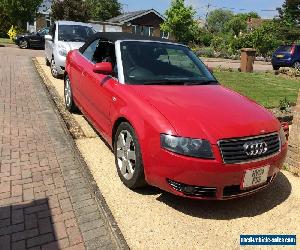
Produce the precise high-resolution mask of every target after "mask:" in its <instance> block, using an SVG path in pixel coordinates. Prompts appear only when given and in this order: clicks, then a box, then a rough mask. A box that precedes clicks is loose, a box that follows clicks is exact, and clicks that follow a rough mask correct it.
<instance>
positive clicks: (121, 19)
mask: <svg viewBox="0 0 300 250" xmlns="http://www.w3.org/2000/svg"><path fill="white" fill-rule="evenodd" d="M149 13H154V14H155V15H157V16H158V17H160V18H161V19H163V20H165V19H166V18H165V17H164V16H163V15H161V14H160V13H159V12H157V11H156V10H154V9H150V10H139V11H132V12H126V13H124V14H122V15H119V16H117V17H114V18H111V19H109V20H107V22H110V23H120V24H124V23H126V22H129V21H131V20H134V19H136V18H139V17H142V16H144V15H147V14H149Z"/></svg>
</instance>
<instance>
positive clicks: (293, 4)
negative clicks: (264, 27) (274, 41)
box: [275, 0, 300, 43]
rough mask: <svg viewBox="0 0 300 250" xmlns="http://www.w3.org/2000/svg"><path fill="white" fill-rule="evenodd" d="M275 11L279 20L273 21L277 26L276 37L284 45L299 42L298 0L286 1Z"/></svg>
mask: <svg viewBox="0 0 300 250" xmlns="http://www.w3.org/2000/svg"><path fill="white" fill-rule="evenodd" d="M277 10H278V13H279V18H278V19H275V21H276V22H277V25H278V35H279V36H280V37H281V39H282V40H283V41H284V42H285V43H291V42H294V41H296V40H299V37H300V28H299V25H300V0H286V1H285V2H284V3H283V5H282V7H281V8H278V9H277Z"/></svg>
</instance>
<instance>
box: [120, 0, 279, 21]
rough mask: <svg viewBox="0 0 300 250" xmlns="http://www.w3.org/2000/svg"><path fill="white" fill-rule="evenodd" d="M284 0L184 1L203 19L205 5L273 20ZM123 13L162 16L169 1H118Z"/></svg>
mask: <svg viewBox="0 0 300 250" xmlns="http://www.w3.org/2000/svg"><path fill="white" fill-rule="evenodd" d="M283 2H284V0H223V1H221V0H186V3H187V4H189V5H192V6H193V7H194V8H195V9H196V10H197V15H198V17H200V18H204V17H205V14H206V13H207V5H208V4H210V5H211V7H210V10H213V9H216V8H225V9H229V10H232V11H233V12H235V13H238V12H242V13H243V12H250V11H255V12H257V13H258V14H259V15H260V16H261V17H263V18H273V17H274V16H275V15H277V13H278V12H277V11H276V8H277V7H281V6H282V4H283ZM120 3H121V4H122V5H123V9H124V11H125V12H127V11H134V10H145V9H155V10H157V11H158V12H160V13H161V14H164V13H165V11H166V9H168V8H169V6H170V3H171V0H120Z"/></svg>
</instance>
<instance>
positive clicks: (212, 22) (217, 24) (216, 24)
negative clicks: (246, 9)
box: [207, 9, 234, 33]
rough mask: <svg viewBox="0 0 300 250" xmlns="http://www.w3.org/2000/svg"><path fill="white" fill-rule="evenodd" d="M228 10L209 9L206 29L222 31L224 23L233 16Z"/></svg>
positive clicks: (216, 31) (214, 31)
mask: <svg viewBox="0 0 300 250" xmlns="http://www.w3.org/2000/svg"><path fill="white" fill-rule="evenodd" d="M233 16H234V15H233V13H232V11H230V10H223V9H216V10H213V11H211V12H210V13H209V14H208V17H207V27H208V30H209V31H211V32H213V33H220V32H223V31H224V26H225V24H226V23H227V22H228V21H229V20H230V19H231V18H232V17H233Z"/></svg>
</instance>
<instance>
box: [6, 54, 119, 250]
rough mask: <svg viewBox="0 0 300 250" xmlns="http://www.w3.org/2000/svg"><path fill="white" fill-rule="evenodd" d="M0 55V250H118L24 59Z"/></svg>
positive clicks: (59, 124)
mask: <svg viewBox="0 0 300 250" xmlns="http://www.w3.org/2000/svg"><path fill="white" fill-rule="evenodd" d="M38 54H40V55H42V54H43V52H42V51H30V50H27V51H21V50H19V49H15V48H1V49H0V58H1V60H0V249H1V250H2V249H53V250H55V249H65V248H66V249H74V250H76V249H85V248H86V249H101V248H103V249H118V248H120V245H119V244H118V241H117V239H116V237H115V236H114V234H113V233H112V230H111V229H110V228H111V227H110V226H108V225H109V223H107V219H106V216H104V215H103V213H102V211H103V209H102V208H101V204H100V206H99V202H98V201H97V199H95V197H94V195H93V191H92V188H91V184H90V180H89V178H88V177H87V176H86V175H85V174H84V171H82V168H83V167H84V164H83V163H81V161H80V159H79V158H78V157H77V154H76V151H75V149H74V146H73V144H72V142H71V140H70V137H69V135H68V134H67V133H66V132H65V131H66V130H65V129H64V127H63V125H62V122H61V120H60V118H59V116H58V115H57V113H56V111H55V110H54V109H53V106H52V103H51V102H50V101H49V99H48V96H47V94H46V91H45V90H44V88H43V86H42V85H41V82H40V78H39V76H38V75H37V72H36V70H35V68H34V66H33V63H32V59H31V56H32V55H38Z"/></svg>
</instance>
